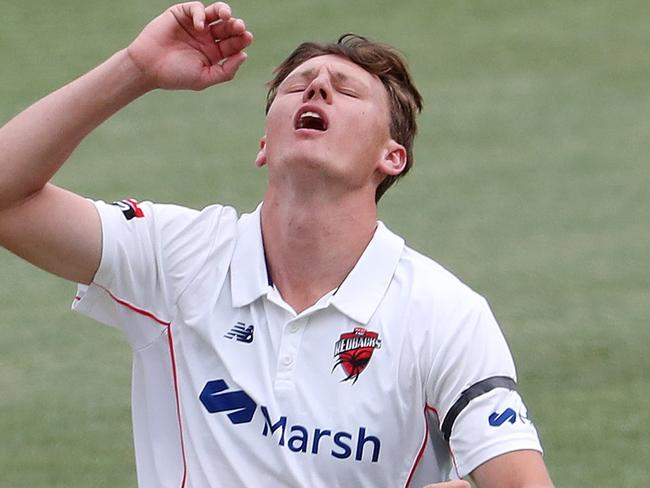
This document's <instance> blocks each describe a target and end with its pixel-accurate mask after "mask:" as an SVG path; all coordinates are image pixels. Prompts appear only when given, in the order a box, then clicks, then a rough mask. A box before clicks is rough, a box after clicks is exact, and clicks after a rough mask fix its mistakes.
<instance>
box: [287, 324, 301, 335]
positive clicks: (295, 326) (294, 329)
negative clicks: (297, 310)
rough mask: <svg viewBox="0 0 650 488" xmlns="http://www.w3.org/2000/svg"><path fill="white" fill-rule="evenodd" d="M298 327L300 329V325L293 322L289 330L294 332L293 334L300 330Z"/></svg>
mask: <svg viewBox="0 0 650 488" xmlns="http://www.w3.org/2000/svg"><path fill="white" fill-rule="evenodd" d="M298 329H300V327H299V326H298V324H296V323H293V324H291V325H290V326H289V331H290V332H292V333H293V334H295V333H296V332H298Z"/></svg>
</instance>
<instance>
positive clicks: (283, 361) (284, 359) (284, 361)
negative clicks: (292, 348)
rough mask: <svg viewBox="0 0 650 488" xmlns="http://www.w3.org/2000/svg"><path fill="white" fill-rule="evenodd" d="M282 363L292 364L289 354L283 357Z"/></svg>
mask: <svg viewBox="0 0 650 488" xmlns="http://www.w3.org/2000/svg"><path fill="white" fill-rule="evenodd" d="M282 364H284V365H285V366H291V365H292V364H293V358H292V357H291V356H285V357H283V358H282Z"/></svg>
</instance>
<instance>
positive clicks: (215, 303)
mask: <svg viewBox="0 0 650 488" xmlns="http://www.w3.org/2000/svg"><path fill="white" fill-rule="evenodd" d="M96 206H97V209H98V211H99V214H100V216H101V221H102V228H103V254H102V260H101V265H100V267H99V270H98V272H97V274H96V276H95V279H94V282H93V284H91V285H90V286H89V287H84V286H80V287H79V293H78V296H77V297H76V298H75V302H74V305H73V307H74V309H76V310H77V311H80V312H82V313H84V314H86V315H88V316H90V317H92V318H94V319H96V320H99V321H101V322H103V323H106V324H109V325H113V326H116V327H119V328H120V329H122V330H123V331H124V333H125V334H126V337H127V338H128V341H129V343H130V344H131V346H132V348H133V363H134V364H133V430H134V438H135V452H136V464H137V473H138V482H139V486H141V487H143V488H149V487H151V488H162V487H171V488H179V487H180V488H183V487H187V488H189V487H193V488H206V487H225V488H230V487H233V488H234V487H238V488H239V487H254V486H263V487H264V488H276V487H277V488H280V487H282V488H286V487H296V488H297V487H307V486H309V487H317V488H318V487H344V488H352V487H371V486H372V487H406V486H413V487H420V486H423V485H425V484H427V483H433V482H436V481H441V480H446V479H449V478H458V477H462V476H465V475H467V474H468V473H470V472H471V471H472V470H473V469H474V468H476V467H477V466H478V465H480V464H481V463H483V462H485V461H486V460H488V459H490V458H492V457H494V456H497V455H499V454H502V453H505V452H508V451H513V450H519V449H535V450H541V448H540V444H539V441H538V437H537V434H536V431H535V428H534V427H533V425H532V424H531V422H530V420H529V419H528V416H527V413H526V408H525V406H524V404H523V403H522V401H521V399H520V397H519V395H518V394H517V392H516V390H514V388H515V385H514V379H515V368H514V365H513V361H512V359H511V354H510V352H509V350H508V347H507V345H506V342H505V340H504V338H503V335H502V333H501V331H500V330H499V327H498V325H497V323H496V322H495V320H494V318H493V316H492V313H491V312H490V309H489V307H488V305H487V304H486V302H485V300H484V299H483V298H481V297H480V296H478V295H477V294H476V293H474V292H473V291H471V290H470V289H469V288H468V287H466V286H465V285H463V284H462V283H461V282H460V281H459V280H458V279H456V278H455V277H454V276H452V275H451V274H450V273H449V272H447V271H446V270H444V269H443V268H442V267H441V266H439V265H438V264H436V263H435V262H433V261H432V260H430V259H428V258H426V257H424V256H422V255H420V254H418V253H417V252H415V251H413V250H411V249H409V248H408V247H406V246H405V245H404V241H403V240H402V239H401V238H400V237H398V236H396V235H395V234H393V233H391V232H390V231H389V230H388V229H387V228H386V227H385V226H384V225H383V224H381V223H379V224H378V226H377V230H376V232H375V235H374V237H373V239H372V241H371V242H370V244H369V245H368V247H367V248H366V250H365V252H364V253H363V255H362V257H361V259H360V260H359V262H358V263H357V264H356V266H355V267H354V269H353V270H352V271H351V273H350V274H349V275H348V276H347V278H346V279H345V281H344V282H343V283H342V284H341V286H340V287H339V288H338V289H337V290H333V291H332V292H330V293H329V294H327V295H326V296H324V297H322V298H321V299H320V300H319V301H318V302H317V303H316V304H314V305H313V306H312V307H310V308H309V309H308V310H305V311H304V312H302V313H300V314H296V313H295V312H294V311H293V310H292V308H291V307H290V306H289V305H287V304H286V303H285V302H284V301H283V300H282V297H281V296H280V295H279V293H278V291H277V290H276V289H275V288H274V287H273V285H272V284H269V277H268V274H267V269H266V264H265V259H264V251H263V247H262V236H261V227H260V208H258V209H257V210H256V211H255V212H253V213H252V214H247V215H242V216H241V218H238V216H237V214H236V212H235V211H234V210H233V209H232V208H229V207H222V206H218V205H214V206H210V207H207V208H206V209H204V210H203V211H201V212H199V211H195V210H190V209H186V208H182V207H178V206H173V205H154V204H151V203H141V204H138V203H137V202H135V201H133V200H129V201H124V202H120V203H119V204H113V205H108V204H105V203H102V202H97V203H96Z"/></svg>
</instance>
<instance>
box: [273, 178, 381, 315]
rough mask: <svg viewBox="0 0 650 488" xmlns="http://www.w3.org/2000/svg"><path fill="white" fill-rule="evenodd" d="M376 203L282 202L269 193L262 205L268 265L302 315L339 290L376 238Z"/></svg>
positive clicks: (361, 200)
mask: <svg viewBox="0 0 650 488" xmlns="http://www.w3.org/2000/svg"><path fill="white" fill-rule="evenodd" d="M376 225H377V208H376V205H375V202H374V199H368V198H367V197H366V198H359V197H358V196H356V197H355V196H350V195H348V196H346V197H343V198H339V199H337V200H335V201H332V200H330V199H326V198H319V197H318V196H313V195H312V196H311V197H309V196H307V197H305V196H304V195H303V196H302V197H300V198H298V197H295V196H294V197H293V198H292V197H287V196H286V194H283V195H282V196H281V198H280V197H279V196H278V194H277V192H274V191H273V190H272V189H269V190H268V191H267V193H266V196H265V198H264V206H263V207H262V236H263V239H264V251H265V254H266V260H267V265H268V267H269V271H270V273H271V277H272V279H273V283H274V284H275V286H276V287H277V288H278V290H279V291H280V294H281V295H282V298H283V299H284V300H285V301H286V302H287V303H288V304H289V305H291V306H292V307H293V309H294V310H295V311H296V312H298V313H300V312H301V311H303V310H305V309H306V308H309V307H310V306H311V305H313V304H314V303H316V301H318V299H319V298H321V297H322V296H323V295H325V294H326V293H328V292H329V291H331V290H333V289H336V288H337V287H338V286H339V285H340V284H341V283H342V282H343V280H344V279H345V277H346V276H347V275H348V274H349V273H350V271H351V270H352V268H354V266H355V264H356V263H357V261H358V260H359V258H360V257H361V255H362V254H363V251H364V250H365V248H366V246H367V245H368V243H369V242H370V240H371V239H372V236H373V234H374V231H375V227H376Z"/></svg>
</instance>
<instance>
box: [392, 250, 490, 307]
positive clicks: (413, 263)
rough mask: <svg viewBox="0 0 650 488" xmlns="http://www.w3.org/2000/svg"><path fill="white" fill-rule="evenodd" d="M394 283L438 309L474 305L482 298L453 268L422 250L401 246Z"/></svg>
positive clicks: (413, 296) (414, 298) (415, 297)
mask: <svg viewBox="0 0 650 488" xmlns="http://www.w3.org/2000/svg"><path fill="white" fill-rule="evenodd" d="M395 279H396V281H397V282H398V283H401V284H408V288H409V293H410V295H411V297H412V299H413V300H416V301H423V302H424V303H426V304H428V305H429V306H431V307H434V308H435V309H436V310H437V311H438V312H441V311H444V310H447V311H451V310H453V309H458V308H462V309H465V310H467V309H474V310H475V309H478V308H482V307H484V306H485V304H486V301H485V299H484V298H483V297H482V296H481V295H480V294H479V293H477V292H476V291H475V290H473V289H472V288H471V287H470V286H468V285H467V284H466V283H464V282H463V281H462V280H461V279H460V278H459V277H458V276H456V275H455V274H454V273H453V272H451V271H449V270H448V269H447V268H446V267H444V266H443V265H441V264H440V263H438V262H437V261H435V260H434V259H432V258H430V257H428V256H425V255H424V254H422V253H420V252H418V251H416V250H414V249H412V248H410V247H408V246H404V250H403V252H402V255H401V258H400V261H399V263H398V267H397V269H396V273H395Z"/></svg>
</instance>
